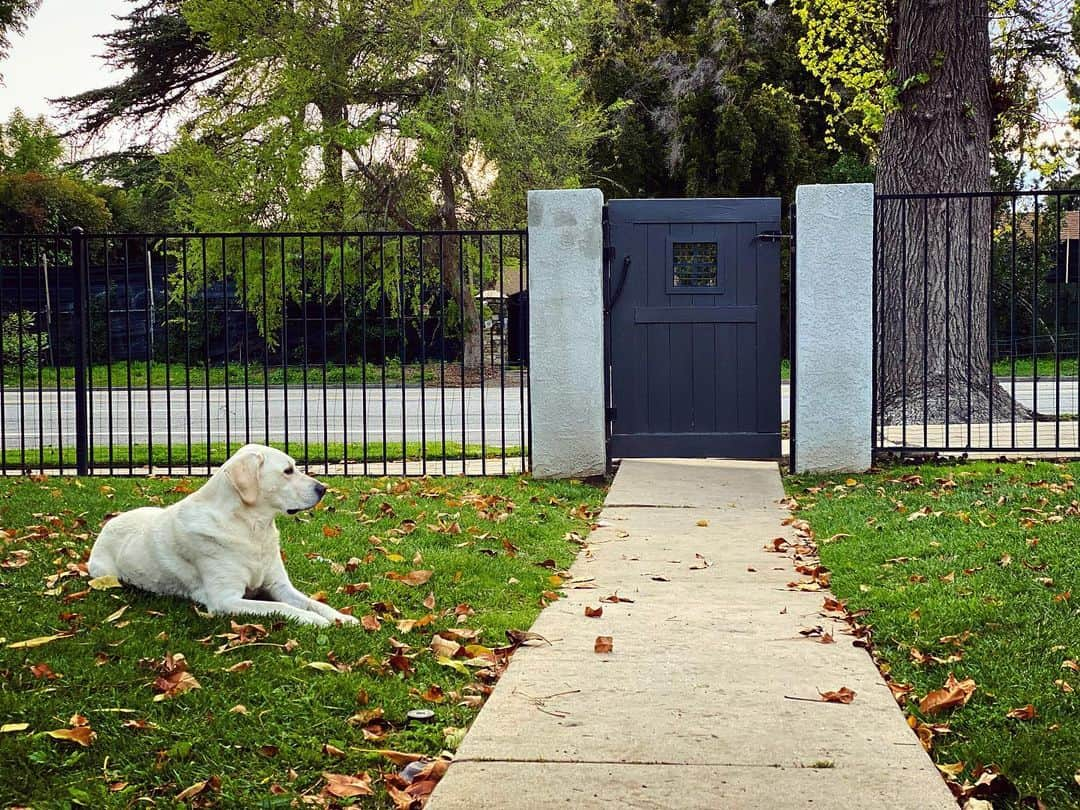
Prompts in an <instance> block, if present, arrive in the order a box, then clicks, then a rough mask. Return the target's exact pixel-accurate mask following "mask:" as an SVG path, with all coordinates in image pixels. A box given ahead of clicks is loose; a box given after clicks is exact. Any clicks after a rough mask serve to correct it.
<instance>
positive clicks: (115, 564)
mask: <svg viewBox="0 0 1080 810" xmlns="http://www.w3.org/2000/svg"><path fill="white" fill-rule="evenodd" d="M325 493H326V487H325V486H324V485H323V484H321V483H319V482H318V481H316V480H315V479H314V478H312V477H311V476H308V475H305V474H304V473H302V472H300V471H299V470H297V469H296V463H295V462H294V461H293V459H291V458H290V457H289V456H287V455H286V454H285V453H282V452H281V451H280V450H275V449H273V448H272V447H264V446H262V445H257V444H249V445H246V446H245V447H242V448H240V449H239V450H238V451H237V452H236V453H235V454H234V455H233V456H232V457H231V458H230V459H229V460H228V461H226V462H225V464H223V465H222V467H221V469H220V470H218V471H217V472H216V473H215V474H214V475H213V476H212V477H211V478H210V480H209V481H207V482H206V483H205V484H203V485H202V487H200V488H199V490H198V491H196V492H194V493H192V494H191V495H189V496H188V497H186V498H184V499H183V500H182V501H179V502H177V503H174V504H172V505H171V506H167V507H165V508H161V507H156V506H144V507H142V508H140V509H134V510H132V511H130V512H124V513H123V514H120V515H117V516H116V517H114V518H113V519H112V520H110V521H109V522H108V523H106V524H105V526H104V528H102V530H101V534H100V535H99V536H98V539H97V541H96V542H95V543H94V547H93V549H91V551H90V561H89V564H88V568H89V571H90V575H91V576H93V577H101V576H106V575H109V574H111V575H113V576H115V577H116V578H117V579H119V580H120V581H121V582H123V583H125V584H127V585H133V586H134V587H136V588H141V589H143V590H145V591H150V592H151V593H156V594H164V595H168V596H180V597H184V598H186V599H192V600H194V601H196V602H201V603H202V604H204V605H206V607H207V609H209V610H210V611H211V612H212V613H215V614H229V615H236V614H255V615H259V616H270V615H275V616H283V617H285V618H287V619H292V620H294V621H297V622H300V623H301V624H314V625H319V626H327V625H331V624H334V623H335V622H342V623H343V624H355V623H357V620H356V619H355V618H353V617H352V616H346V615H345V614H344V613H339V612H338V611H336V610H334V609H333V608H332V607H330V606H329V605H324V604H323V603H322V602H318V601H316V600H314V599H311V598H309V597H308V596H306V595H304V594H303V593H301V592H300V591H298V590H297V589H296V588H294V587H293V584H292V582H290V581H289V575H288V574H287V573H286V572H285V566H284V565H283V564H282V561H281V549H280V540H281V535H280V534H279V533H278V530H277V526H276V525H274V519H275V518H276V517H277V516H278V515H280V514H282V513H287V514H290V515H292V514H295V513H297V512H299V511H301V510H303V509H310V508H312V507H313V506H315V505H316V504H317V503H318V502H319V501H320V500H322V497H323V495H324V494H325Z"/></svg>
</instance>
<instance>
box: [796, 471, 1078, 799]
mask: <svg viewBox="0 0 1080 810" xmlns="http://www.w3.org/2000/svg"><path fill="white" fill-rule="evenodd" d="M1078 473H1080V465H1077V464H1051V463H1022V464H997V463H989V462H986V463H984V462H979V463H969V464H958V465H945V466H929V465H928V466H922V467H893V468H889V469H886V470H884V471H882V472H880V473H877V474H873V475H865V476H855V477H854V478H848V477H847V476H840V477H831V478H813V477H808V476H797V477H792V478H789V479H788V480H787V486H788V491H789V494H791V495H793V496H794V497H795V498H797V499H798V501H799V504H800V509H799V511H798V514H799V516H800V517H803V518H805V519H806V520H808V521H809V523H810V525H811V527H812V528H813V530H814V532H815V534H816V536H817V538H818V542H819V544H820V550H821V560H822V562H823V564H824V565H825V566H827V567H828V568H829V570H831V571H832V589H833V591H834V592H835V593H836V595H837V596H838V597H839V598H840V599H844V600H847V602H848V607H849V608H850V609H852V610H864V609H865V610H868V611H869V614H868V615H867V616H866V617H865V618H862V619H860V620H859V621H861V622H864V623H868V624H871V625H873V639H874V642H875V645H876V650H877V653H878V654H879V656H880V660H881V662H882V664H883V666H884V668H885V669H886V671H887V672H888V673H889V674H890V675H891V677H892V678H893V679H894V680H895V681H896V682H898V683H909V684H912V685H913V686H914V691H913V698H912V699H911V700H908V701H907V705H906V706H905V711H906V712H907V713H908V714H909V715H911V714H914V715H915V716H916V717H918V719H919V720H920V721H926V722H928V723H930V722H938V723H944V724H946V725H947V726H948V728H949V729H950V733H942V734H938V735H936V736H935V737H934V739H933V750H932V756H933V758H934V759H935V761H936V762H938V763H939V764H952V763H957V762H961V763H963V771H962V774H961V776H960V777H959V778H960V780H961V781H963V779H965V778H970V777H971V774H972V771H973V770H974V769H975V768H976V767H977V766H978V765H980V764H982V765H987V766H988V765H995V766H997V767H998V768H1000V769H1001V772H1002V773H1003V774H1004V775H1005V776H1006V777H1007V778H1008V779H1009V780H1011V781H1012V782H1013V783H1015V785H1016V786H1017V787H1018V789H1019V797H1024V796H1037V797H1039V798H1040V799H1041V800H1042V801H1043V802H1044V803H1045V806H1046V807H1048V808H1066V807H1070V808H1072V807H1078V806H1080V787H1078V786H1077V783H1076V781H1075V780H1074V773H1076V772H1077V771H1078V770H1080V671H1077V669H1080V664H1075V663H1072V662H1077V661H1080V616H1078V615H1077V614H1078V612H1080V546H1078V543H1077V537H1078V535H1080V507H1078V505H1077V499H1078V498H1080V495H1078V493H1077V491H1076V489H1075V480H1074V476H1076V475H1077V474H1078ZM839 638H840V637H838V640H839ZM933 657H936V658H937V659H940V662H935V661H934V660H932V658H933ZM916 659H919V660H923V661H924V662H923V663H917V661H916ZM950 659H952V660H950ZM1073 667H1076V669H1074V668H1073ZM950 672H951V673H954V674H955V676H956V678H957V679H960V680H963V679H965V678H972V679H974V681H975V682H976V684H977V690H976V691H975V693H974V695H973V697H972V698H971V700H970V702H969V703H968V704H967V705H966V706H963V707H960V708H956V709H953V710H951V711H946V712H945V713H943V714H939V715H937V716H935V717H933V718H931V717H927V716H924V715H922V714H920V712H919V711H918V708H917V706H918V703H919V701H920V700H921V699H922V698H923V697H925V696H926V695H927V693H929V692H930V691H932V690H935V689H939V688H941V687H942V686H943V684H944V682H945V680H946V678H947V676H948V675H949V673H950ZM1073 689H1076V690H1078V691H1076V692H1074V691H1072V690H1073ZM1028 704H1031V705H1033V706H1034V707H1035V709H1036V711H1037V713H1038V714H1037V716H1036V717H1035V718H1034V719H1033V720H1027V721H1025V720H1019V719H1010V718H1008V717H1006V714H1007V713H1008V712H1009V711H1011V710H1013V709H1017V708H1021V707H1024V706H1027V705H1028ZM1019 797H1014V799H1013V801H1012V802H1010V800H1008V799H1003V800H1001V801H996V803H995V804H994V807H995V808H999V810H1000V808H1003V807H1018V806H1021V805H1020V804H1019V803H1016V801H1015V800H1016V799H1017V798H1019ZM1022 806H1032V807H1034V806H1035V805H1034V804H1030V805H1027V804H1025V805H1022Z"/></svg>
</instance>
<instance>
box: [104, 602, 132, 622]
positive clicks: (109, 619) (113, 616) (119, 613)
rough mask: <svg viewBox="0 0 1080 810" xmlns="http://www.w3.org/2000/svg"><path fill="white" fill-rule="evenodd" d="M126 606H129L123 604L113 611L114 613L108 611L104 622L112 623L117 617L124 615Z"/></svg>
mask: <svg viewBox="0 0 1080 810" xmlns="http://www.w3.org/2000/svg"><path fill="white" fill-rule="evenodd" d="M128 607H129V606H128V605H124V606H123V607H121V608H120V609H119V610H117V611H115V612H114V613H110V614H109V615H108V616H107V617H106V618H105V623H106V624H112V623H113V622H115V621H116V620H117V619H119V618H120V617H121V616H123V615H124V613H125V612H126V611H127V609H128Z"/></svg>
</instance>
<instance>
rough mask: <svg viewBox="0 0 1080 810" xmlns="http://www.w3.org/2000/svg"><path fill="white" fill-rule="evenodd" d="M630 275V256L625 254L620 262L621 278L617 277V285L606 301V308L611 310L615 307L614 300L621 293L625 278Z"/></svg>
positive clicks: (615, 300)
mask: <svg viewBox="0 0 1080 810" xmlns="http://www.w3.org/2000/svg"><path fill="white" fill-rule="evenodd" d="M629 275H630V257H629V256H627V257H625V258H624V259H623V263H622V278H620V279H619V286H617V287H616V288H615V294H614V295H612V296H611V299H610V300H609V301H608V305H607V310H608V312H611V310H613V309H614V308H615V304H616V302H617V301H618V300H619V296H620V295H622V291H623V287H625V286H626V279H627V277H628V276H629Z"/></svg>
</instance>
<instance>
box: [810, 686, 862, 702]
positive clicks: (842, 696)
mask: <svg viewBox="0 0 1080 810" xmlns="http://www.w3.org/2000/svg"><path fill="white" fill-rule="evenodd" d="M818 694H819V695H821V699H822V701H824V702H825V703H851V701H853V700H855V693H854V692H853V691H852V690H850V689H848V688H847V687H846V686H841V687H840V688H839V689H837V690H836V691H835V692H820V691H819V692H818Z"/></svg>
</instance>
